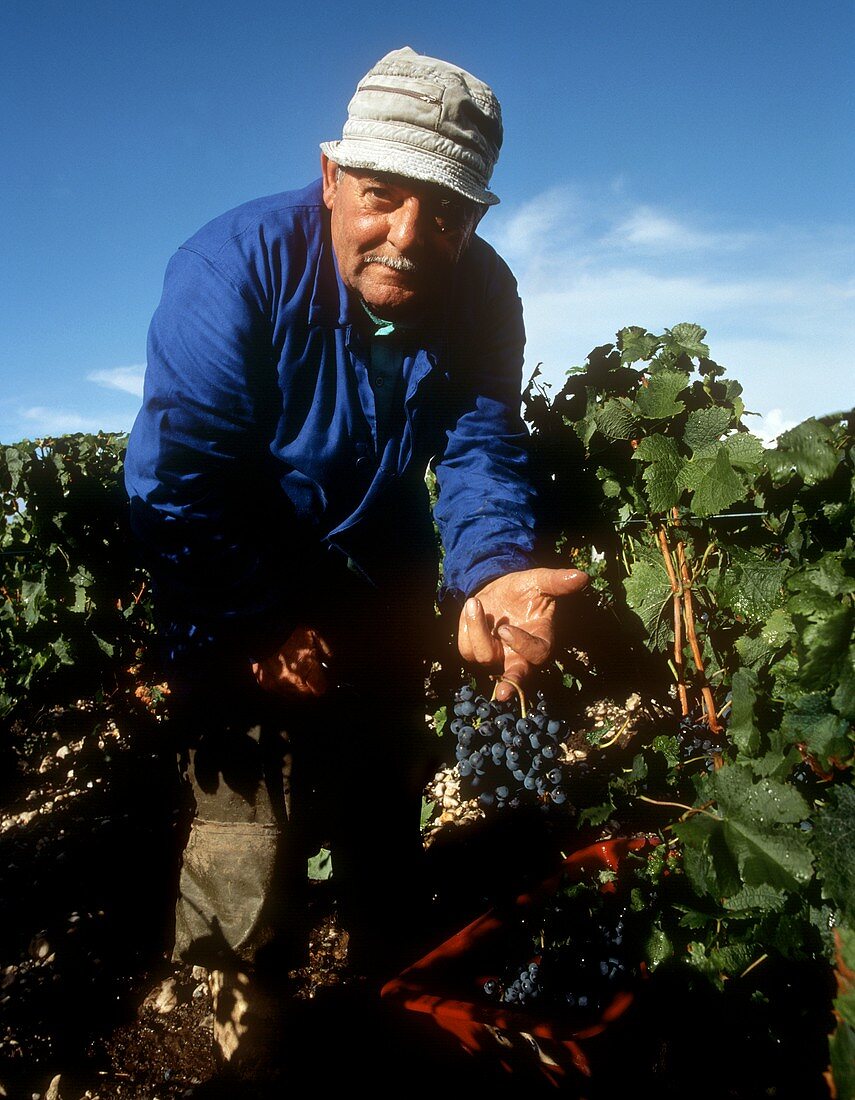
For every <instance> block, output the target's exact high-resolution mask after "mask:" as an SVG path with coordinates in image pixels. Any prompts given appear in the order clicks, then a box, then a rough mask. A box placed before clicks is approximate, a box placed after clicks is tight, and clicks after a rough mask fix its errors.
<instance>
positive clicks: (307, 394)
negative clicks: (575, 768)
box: [126, 48, 586, 1058]
mask: <svg viewBox="0 0 855 1100" xmlns="http://www.w3.org/2000/svg"><path fill="white" fill-rule="evenodd" d="M501 141H502V124H501V114H500V108H499V104H498V102H497V100H496V98H495V96H494V94H493V92H492V91H491V90H490V88H489V87H487V85H485V84H484V83H482V82H481V81H479V80H477V79H476V78H475V77H473V76H472V75H471V74H469V73H467V72H465V71H464V70H462V69H459V68H458V67H456V66H453V65H450V64H449V63H447V62H445V61H441V60H438V59H435V58H430V57H425V56H421V55H418V54H416V53H414V52H413V51H412V50H411V49H409V48H405V49H401V50H396V51H393V52H392V53H390V54H387V55H386V56H385V57H384V58H382V59H381V60H380V61H379V62H378V63H377V64H376V65H375V66H374V67H373V68H372V69H371V71H370V72H369V73H368V74H367V75H366V76H365V77H364V78H363V79H362V80H361V81H360V82H359V85H358V87H357V90H356V93H355V95H354V97H353V99H352V100H351V102H350V105H349V113H348V120H347V123H346V124H345V127H344V134H343V137H342V140H341V141H336V142H328V143H325V144H323V145H322V146H321V149H322V156H321V167H322V179H321V180H320V181H319V182H317V183H315V184H312V185H311V186H309V187H307V188H305V189H304V190H302V191H295V192H286V193H284V194H281V195H276V196H271V197H268V198H265V199H259V200H257V201H255V202H250V203H247V204H245V205H244V206H242V207H239V208H238V209H237V210H233V211H231V212H229V213H227V214H225V215H223V216H222V217H220V218H218V219H216V220H215V221H213V222H211V223H210V224H209V225H207V226H205V227H204V228H203V229H202V230H200V231H199V233H197V234H196V235H195V236H194V237H192V238H191V239H190V240H189V241H188V242H186V243H185V245H183V246H182V248H181V249H179V251H178V252H177V253H176V255H175V256H174V257H173V259H172V261H171V262H170V265H169V268H168V270H167V275H166V279H165V285H164V292H163V298H162V300H161V303H160V306H159V308H158V310H157V312H156V313H155V316H154V318H153V320H152V325H151V330H150V334H149V352H148V368H147V373H146V389H145V399H144V404H143V408H142V410H141V412H140V414H139V417H138V419H137V422H136V424H135V426H134V429H133V432H132V434H131V439H130V443H129V447H128V454H127V463H126V481H127V487H128V492H129V495H130V498H131V506H132V516H133V521H134V525H135V529H136V531H137V533H138V535H139V537H140V538H141V539H142V540H143V543H144V546H145V548H146V550H147V554H148V560H149V565H150V569H151V572H152V575H153V579H154V582H155V593H156V599H157V606H158V610H159V618H160V633H161V637H162V640H163V642H164V648H165V655H166V659H167V662H168V666H169V677H170V681H171V686H172V693H173V699H174V701H175V702H174V706H175V712H176V715H177V716H178V721H179V723H180V724H181V725H182V727H183V729H184V730H185V731H186V732H185V748H186V752H187V761H188V768H189V777H190V780H191V782H192V785H193V794H194V798H195V816H194V820H193V824H192V827H191V831H190V837H189V839H188V842H187V846H186V848H185V851H184V857H183V863H182V869H181V881H180V888H179V893H180V896H179V902H178V907H177V915H176V942H175V957H176V958H177V959H183V960H187V961H193V962H198V963H201V964H203V965H206V966H208V967H209V968H210V969H211V970H212V971H213V972H214V973H215V974H216V975H217V978H216V982H217V984H218V988H222V989H228V990H230V993H229V997H230V998H231V1002H232V1005H233V1006H241V1005H247V1004H249V1005H250V1008H251V1005H252V998H255V1003H256V1004H260V1003H262V999H263V997H264V996H265V994H267V993H270V992H271V989H272V986H273V985H274V984H275V979H277V978H280V977H282V976H283V975H285V974H287V971H288V969H289V967H292V966H293V965H294V959H295V958H297V957H298V955H297V949H298V948H299V947H300V945H301V944H304V933H305V929H304V928H303V927H302V926H301V924H300V920H299V917H300V913H301V912H302V911H303V901H304V896H303V892H302V889H301V883H302V882H304V880H305V871H306V856H307V854H310V853H311V851H312V850H313V848H316V847H317V845H318V842H319V841H323V842H324V843H328V844H330V845H331V846H332V849H333V868H334V880H335V881H336V882H340V884H341V891H342V911H343V915H344V917H345V919H346V920H347V921H348V923H349V926H350V931H351V948H352V952H353V957H354V962H355V964H356V965H358V966H361V967H364V968H365V969H366V970H369V969H370V968H371V967H372V966H374V965H375V964H376V965H377V967H378V972H382V970H383V965H384V964H385V965H386V966H387V967H388V966H391V965H397V964H398V963H400V962H401V961H402V960H401V959H400V958H395V957H394V955H393V954H391V953H390V949H391V948H392V947H393V946H394V945H395V944H396V943H397V941H398V940H399V939H400V938H401V937H402V936H404V933H406V932H407V930H408V925H409V924H411V923H412V921H413V920H414V914H416V913H417V912H418V908H417V898H418V890H419V885H420V884H419V880H418V859H419V854H420V851H421V843H420V837H419V834H418V810H419V805H420V795H421V790H422V789H423V786H424V783H425V781H426V780H427V778H428V774H429V765H430V756H429V755H428V754H427V753H426V751H425V745H426V739H425V731H424V722H423V710H424V703H423V698H422V695H423V689H424V664H423V662H424V657H425V651H426V648H427V646H426V644H425V640H426V638H427V635H428V633H429V630H430V625H431V622H432V620H433V617H434V616H433V606H434V597H435V594H436V583H437V547H436V545H435V539H434V530H433V525H432V523H431V516H430V507H429V496H428V492H427V488H426V485H425V473H426V469H427V466H428V464H429V463H430V464H431V465H432V466H433V468H434V469H435V473H436V482H437V487H438V493H439V497H438V503H437V505H436V508H435V510H434V516H435V519H436V522H437V526H438V528H439V531H440V534H441V538H442V545H443V551H444V559H443V586H442V589H441V591H440V593H439V600H440V603H441V604H442V605H443V606H448V604H449V603H453V604H456V605H459V630H458V645H459V650H460V654H461V656H462V657H463V659H464V660H465V661H467V662H472V663H473V664H474V665H475V666H476V667H480V668H481V669H482V670H483V671H484V672H485V673H486V672H490V673H493V674H494V675H496V676H497V677H500V678H501V679H500V680H499V682H498V684H497V689H496V693H497V695H498V696H499V697H500V698H506V697H507V696H508V695H509V694H510V693H511V692H512V691H514V690H515V687H514V683H516V684H522V683H524V682H525V680H526V677H527V676H529V675H530V673H531V671H532V670H533V669H534V668H535V667H536V666H537V665H539V664H542V663H543V662H544V661H545V660H546V659H547V658H548V657H549V653H550V649H551V645H552V621H553V615H554V610H555V605H556V599H557V598H559V597H561V596H564V595H568V594H570V593H573V592H575V591H577V590H578V589H580V588H581V587H582V586H583V585H584V583H585V579H586V578H585V577H584V575H583V574H580V573H578V572H576V571H574V570H549V569H543V568H536V567H535V562H534V556H533V555H534V550H535V531H534V518H533V489H532V486H531V484H530V481H529V477H528V472H527V454H526V441H527V433H526V430H525V427H524V424H523V422H522V420H521V418H520V411H519V407H520V388H521V370H522V352H523V342H524V334H523V324H522V312H521V306H520V301H519V297H518V295H517V291H516V284H515V282H514V279H513V277H512V275H511V273H510V271H509V270H508V268H507V266H506V265H505V264H504V262H503V261H502V260H501V259H500V258H499V257H498V256H497V255H496V253H495V252H494V251H493V249H492V248H490V247H489V246H488V245H487V244H486V243H485V242H484V241H482V240H480V239H479V238H478V237H477V236H476V235H475V228H476V226H477V224H478V222H479V220H480V218H481V217H482V216H483V215H484V213H485V212H486V210H487V209H488V208H489V206H491V205H493V204H494V203H496V202H498V199H497V198H496V196H495V195H494V194H493V193H492V192H491V191H490V190H489V181H490V177H491V174H492V170H493V166H494V164H495V162H496V159H497V157H498V153H499V148H500V146H501ZM390 868H391V871H390ZM404 938H406V937H404ZM381 949H383V950H385V952H386V957H385V958H384V959H382V960H381V961H379V962H378V960H379V959H380V955H381V953H382V950H381ZM403 961H406V960H403ZM281 992H282V990H280V989H278V988H277V989H275V993H276V994H277V995H278V994H280V993H281ZM221 999H222V998H221ZM239 1015H240V1013H239V1012H238V1011H235V1012H232V1013H231V1020H230V1021H221V1022H223V1023H224V1024H229V1026H231V1028H232V1031H231V1033H230V1034H226V1032H227V1031H228V1027H225V1030H223V1031H222V1033H221V1039H222V1042H221V1046H222V1047H223V1048H224V1053H225V1054H226V1056H229V1055H232V1054H234V1055H235V1058H237V1057H238V1054H237V1051H238V1048H239V1047H240V1045H241V1044H240V1043H239V1042H238V1041H239V1040H242V1037H243V1030H242V1029H243V1028H244V1027H245V1023H241V1022H240V1021H239V1020H238V1019H237V1017H238V1016H239ZM257 1015H263V1010H259V1013H258V1014H257Z"/></svg>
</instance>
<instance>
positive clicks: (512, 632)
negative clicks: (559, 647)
mask: <svg viewBox="0 0 855 1100" xmlns="http://www.w3.org/2000/svg"><path fill="white" fill-rule="evenodd" d="M496 633H497V634H498V635H499V637H500V638H501V639H502V641H503V642H504V643H505V645H507V646H509V647H510V648H511V649H512V650H513V651H514V652H515V653H518V654H519V655H520V657H522V658H523V659H524V660H525V661H527V662H528V663H529V664H531V665H542V664H543V662H544V661H545V660H546V659H547V658H548V657H549V653H550V649H551V646H550V645H549V642H548V641H547V640H546V638H539V637H537V635H535V634H529V632H528V631H527V630H523V629H522V628H521V627H518V626H511V625H510V624H509V623H503V624H502V626H500V627H499V628H498V630H497V632H496ZM506 665H507V662H506Z"/></svg>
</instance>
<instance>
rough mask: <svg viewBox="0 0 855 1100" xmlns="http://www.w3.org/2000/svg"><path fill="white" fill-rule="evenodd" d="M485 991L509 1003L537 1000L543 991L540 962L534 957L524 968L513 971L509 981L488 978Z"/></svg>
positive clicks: (521, 1003)
mask: <svg viewBox="0 0 855 1100" xmlns="http://www.w3.org/2000/svg"><path fill="white" fill-rule="evenodd" d="M484 992H485V993H486V994H487V996H488V997H490V998H493V999H494V1000H498V1001H501V1002H502V1004H508V1005H510V1004H518V1005H524V1004H526V1003H527V1002H528V1001H534V1000H536V999H537V998H538V997H539V996H540V992H541V986H540V962H539V961H538V960H537V959H532V961H531V962H530V963H526V964H525V965H524V966H523V967H522V969H518V970H517V971H515V972H514V973H512V974H511V975H510V977H509V980H508V981H502V980H501V979H499V978H488V979H487V981H485V982H484Z"/></svg>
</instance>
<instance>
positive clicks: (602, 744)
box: [596, 718, 632, 749]
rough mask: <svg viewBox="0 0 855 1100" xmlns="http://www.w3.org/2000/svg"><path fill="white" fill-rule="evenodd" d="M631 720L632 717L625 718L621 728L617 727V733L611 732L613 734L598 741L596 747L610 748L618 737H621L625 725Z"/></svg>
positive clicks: (624, 730)
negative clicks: (604, 739)
mask: <svg viewBox="0 0 855 1100" xmlns="http://www.w3.org/2000/svg"><path fill="white" fill-rule="evenodd" d="M631 721H632V718H627V720H626V721H625V722H624V724H623V725H622V726H621V728H620V729H619V730H618V731H617V733H615V734H613V735H612V736H611V737H610V738H609V739H608V741H601V742H600V743H599V745H597V746H596V748H598V749H609V748H611V747H612V745H613V744H614V743H615V742H616V741H618V740H620V738H621V737H622V736H623V734H624V733H625V732H626V728H627V726H628V725H629V723H630V722H631Z"/></svg>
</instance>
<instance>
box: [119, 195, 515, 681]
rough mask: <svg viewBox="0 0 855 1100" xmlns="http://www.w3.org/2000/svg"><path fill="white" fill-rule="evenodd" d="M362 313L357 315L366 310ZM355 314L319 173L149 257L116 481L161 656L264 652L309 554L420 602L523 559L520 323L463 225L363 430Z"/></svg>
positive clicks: (283, 619)
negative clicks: (434, 298) (158, 284)
mask: <svg viewBox="0 0 855 1100" xmlns="http://www.w3.org/2000/svg"><path fill="white" fill-rule="evenodd" d="M369 328H370V326H369ZM370 344H371V334H370V331H366V330H365V314H364V311H363V309H362V306H361V303H360V302H359V301H358V300H357V299H355V298H354V297H353V296H352V295H351V294H350V293H349V292H348V290H347V288H346V287H345V286H344V284H343V282H342V280H341V278H340V275H339V272H338V267H337V264H336V260H335V254H334V251H333V247H332V242H331V238H330V227H329V213H328V211H327V209H326V207H325V206H324V204H323V200H322V188H321V182H320V180H318V181H316V182H314V183H313V184H311V185H310V186H309V187H307V188H305V189H303V190H299V191H291V192H285V193H282V194H278V195H273V196H269V197H266V198H261V199H257V200H254V201H252V202H249V203H246V204H244V205H242V206H239V207H237V208H236V209H234V210H231V211H229V212H228V213H226V214H223V215H222V216H221V217H218V218H216V219H214V220H213V221H212V222H210V223H209V224H207V225H206V226H204V227H203V228H202V229H201V230H200V231H199V232H198V233H196V234H195V235H194V236H192V237H191V238H190V239H189V240H188V241H187V242H186V243H185V244H183V245H182V246H181V247H180V248H179V249H178V251H177V252H176V253H175V255H174V256H173V257H172V259H171V260H170V262H169V265H168V267H167V271H166V276H165V280H164V288H163V295H162V298H161V301H160V304H159V306H158V308H157V310H156V312H155V314H154V317H153V318H152V322H151V326H150V330H149V337H148V356H147V368H146V375H145V393H144V398H143V405H142V408H141V410H140V413H139V415H138V416H137V419H136V422H135V424H134V426H133V430H132V432H131V436H130V441H129V445H128V450H127V456H126V462H125V481H126V486H127V491H128V494H129V497H130V500H131V516H132V524H133V527H134V529H135V531H136V533H137V535H138V536H139V537H140V538H141V539H142V542H143V544H144V548H145V552H146V562H147V565H148V567H149V569H150V572H151V574H152V577H153V581H154V586H155V594H156V599H157V605H158V608H159V617H160V629H161V632H162V634H163V637H164V640H165V642H166V650H167V658H168V659H169V660H171V661H176V660H180V659H181V658H182V656H187V655H192V654H194V653H196V654H198V653H200V652H210V651H211V650H214V651H222V652H226V653H240V654H249V655H256V654H258V653H260V652H262V651H265V650H270V649H273V648H276V647H278V645H280V644H281V643H282V642H283V641H284V640H285V639H286V638H287V636H288V634H289V633H290V631H291V629H292V628H293V626H294V625H295V624H296V623H297V622H301V621H302V622H307V623H308V624H309V625H310V624H311V611H312V606H313V601H316V600H317V599H318V598H319V593H321V592H323V590H324V586H325V584H326V579H327V577H328V575H329V573H330V572H331V571H333V570H334V569H336V568H339V567H340V566H341V565H342V563H347V564H349V566H350V568H351V570H354V571H355V572H356V573H358V575H359V576H360V577H361V578H362V580H363V581H364V582H365V583H367V584H368V585H371V586H374V587H376V589H377V590H378V591H379V592H380V593H381V594H383V595H384V597H386V598H394V599H408V600H413V601H415V603H416V604H419V605H420V606H421V607H423V608H424V609H425V610H426V611H427V612H428V613H430V609H431V608H432V606H433V604H432V601H433V598H434V597H435V596H436V584H437V580H438V573H437V564H438V547H437V543H436V538H435V532H434V528H433V524H432V523H431V513H430V500H429V496H428V491H427V487H426V484H425V474H426V471H427V468H428V465H429V464H430V465H431V466H432V467H433V468H434V469H435V472H436V478H437V486H438V491H439V498H438V503H437V505H436V508H435V510H434V517H435V519H436V523H437V528H438V530H439V533H440V536H441V539H442V550H443V585H442V589H441V590H440V593H439V599H440V600H442V599H444V598H445V597H446V596H448V595H450V596H453V597H457V598H458V599H462V598H464V597H465V596H467V595H469V594H471V593H472V592H475V591H477V590H478V589H479V588H480V587H481V586H482V585H484V584H485V583H486V582H487V581H489V580H492V579H493V578H495V577H497V576H499V575H501V574H503V573H507V572H511V571H514V570H518V569H525V568H528V567H530V566H531V564H532V562H533V558H532V554H533V551H534V540H535V533H534V515H533V512H534V500H533V488H532V485H531V484H530V480H529V476H528V458H527V442H528V432H527V429H526V427H525V424H524V422H523V421H522V418H521V415H520V391H521V382H522V378H521V372H522V356H523V344H524V330H523V322H522V307H521V304H520V300H519V296H518V294H517V288H516V283H515V280H514V278H513V276H512V274H511V272H510V270H509V269H508V267H507V265H506V264H505V263H504V261H503V260H502V259H501V258H500V257H499V256H498V255H497V254H496V252H495V251H494V250H493V249H492V248H491V247H490V246H489V245H488V244H487V243H486V242H484V241H483V240H481V239H480V238H478V237H477V236H476V237H474V238H473V240H472V242H471V245H470V246H469V248H468V249H467V251H466V253H465V254H464V255H463V257H462V258H461V260H460V262H459V264H458V266H457V268H456V269H455V274H454V278H453V281H452V285H450V286H449V288H448V294H447V301H446V305H445V310H444V313H443V315H442V316H441V317H440V318H439V319H438V320H437V321H436V323H435V324H434V325H433V327H431V328H429V329H425V330H424V331H422V332H421V333H418V334H411V335H410V337H409V340H408V343H407V345H406V346H405V350H404V356H403V362H402V368H401V369H402V375H403V377H402V383H401V391H402V394H403V407H400V404H399V408H398V414H399V415H393V416H392V417H391V418H390V420H389V424H388V431H385V432H383V433H382V434H380V435H379V436H378V430H377V418H376V415H375V414H376V409H375V398H374V392H373V389H372V386H371V381H370V377H369V367H370Z"/></svg>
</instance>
